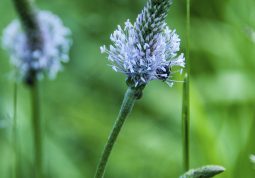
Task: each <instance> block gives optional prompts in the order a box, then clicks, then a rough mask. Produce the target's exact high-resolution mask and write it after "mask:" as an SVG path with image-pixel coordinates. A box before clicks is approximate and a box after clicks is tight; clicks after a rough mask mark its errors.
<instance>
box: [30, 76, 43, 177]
mask: <svg viewBox="0 0 255 178" xmlns="http://www.w3.org/2000/svg"><path fill="white" fill-rule="evenodd" d="M30 89H31V107H32V124H33V132H34V164H35V171H36V172H35V176H36V178H42V162H43V161H42V130H41V129H42V128H41V118H40V102H39V101H40V100H39V86H38V82H37V81H36V80H35V81H34V84H33V85H31V86H30Z"/></svg>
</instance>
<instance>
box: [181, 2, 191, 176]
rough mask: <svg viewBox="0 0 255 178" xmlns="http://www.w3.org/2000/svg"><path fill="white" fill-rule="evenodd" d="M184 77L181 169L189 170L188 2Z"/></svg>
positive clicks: (188, 5) (187, 8)
mask: <svg viewBox="0 0 255 178" xmlns="http://www.w3.org/2000/svg"><path fill="white" fill-rule="evenodd" d="M186 13H187V17H186V18H187V21H186V23H187V24H186V55H185V56H186V57H185V58H186V75H185V79H184V83H183V103H182V137H183V168H184V172H185V171H188V170H189V164H190V160H189V139H190V138H189V132H190V100H189V97H190V96H189V94H190V91H189V76H190V51H189V50H190V49H189V46H190V44H189V43H190V41H189V40H190V0H186Z"/></svg>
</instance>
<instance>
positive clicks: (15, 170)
mask: <svg viewBox="0 0 255 178" xmlns="http://www.w3.org/2000/svg"><path fill="white" fill-rule="evenodd" d="M17 99H18V84H17V82H15V83H14V88H13V127H12V133H13V151H14V154H13V177H14V178H18V176H19V166H18V165H19V164H18V162H19V160H18V157H19V156H18V154H19V149H18V141H17V129H18V128H17Z"/></svg>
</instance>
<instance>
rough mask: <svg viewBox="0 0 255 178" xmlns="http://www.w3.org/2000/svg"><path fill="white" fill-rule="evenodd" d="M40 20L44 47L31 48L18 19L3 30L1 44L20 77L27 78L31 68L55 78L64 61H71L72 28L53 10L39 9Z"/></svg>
mask: <svg viewBox="0 0 255 178" xmlns="http://www.w3.org/2000/svg"><path fill="white" fill-rule="evenodd" d="M37 19H38V22H39V27H40V31H41V33H42V38H43V40H42V41H43V45H42V49H37V50H34V51H33V50H31V48H30V47H29V45H28V42H27V41H28V40H27V37H26V34H25V32H24V31H23V29H22V26H21V23H20V22H19V21H18V20H14V21H12V22H11V23H10V24H9V25H8V26H7V28H6V29H5V30H4V33H3V41H2V44H3V47H4V48H5V49H6V50H7V51H8V53H9V54H10V56H11V63H12V64H13V65H14V66H15V67H16V69H17V72H18V73H19V77H20V78H22V79H25V77H27V75H29V74H28V73H29V71H36V75H37V77H39V78H41V77H43V76H44V74H46V75H47V76H49V78H51V79H53V78H55V76H56V74H57V73H58V72H59V71H61V70H62V62H68V60H69V54H68V53H69V50H70V46H71V44H72V41H71V38H70V35H71V31H70V30H69V29H68V28H66V27H65V26H64V25H63V23H62V21H61V19H60V18H59V17H57V16H56V15H54V14H52V13H51V12H48V11H39V12H38V13H37Z"/></svg>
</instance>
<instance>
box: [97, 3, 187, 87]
mask: <svg viewBox="0 0 255 178" xmlns="http://www.w3.org/2000/svg"><path fill="white" fill-rule="evenodd" d="M171 4H172V1H171V0H149V1H148V3H147V4H146V6H145V7H144V9H143V10H142V12H141V13H140V14H139V15H138V17H137V19H136V22H135V23H134V24H132V23H131V22H130V21H129V20H127V21H126V23H125V27H124V29H123V28H122V27H121V26H118V28H117V30H115V31H114V32H113V34H111V36H110V39H111V41H112V43H113V44H112V45H110V46H109V48H107V47H106V46H102V47H100V50H101V53H106V54H108V59H109V60H110V62H111V66H112V69H113V70H114V71H116V72H122V73H124V74H126V75H127V78H128V80H129V81H131V83H132V84H133V85H134V86H135V87H138V86H142V85H146V84H147V83H148V82H149V81H151V80H161V81H165V82H166V83H168V84H169V85H170V86H171V85H172V84H173V80H171V77H172V74H173V73H174V72H172V71H171V69H172V67H173V66H180V67H184V66H185V59H184V55H183V54H180V55H178V54H177V53H178V51H179V50H180V38H179V36H178V35H177V34H176V31H175V30H171V29H169V27H168V26H167V25H166V23H165V19H166V16H167V13H168V9H169V7H170V5H171Z"/></svg>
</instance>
